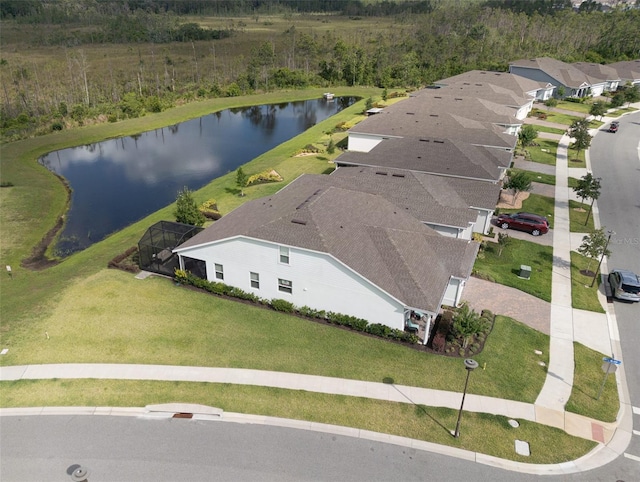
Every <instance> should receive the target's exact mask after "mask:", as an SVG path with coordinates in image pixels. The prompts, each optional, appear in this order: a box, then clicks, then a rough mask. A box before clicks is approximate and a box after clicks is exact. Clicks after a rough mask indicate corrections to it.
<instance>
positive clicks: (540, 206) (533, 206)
mask: <svg viewBox="0 0 640 482" xmlns="http://www.w3.org/2000/svg"><path fill="white" fill-rule="evenodd" d="M554 207H555V200H554V198H552V197H548V196H541V195H540V194H529V197H528V198H527V199H525V200H524V201H522V207H521V208H519V209H506V208H500V213H519V212H527V213H534V214H539V215H540V216H546V218H547V220H548V221H549V227H550V228H551V229H553V210H554Z"/></svg>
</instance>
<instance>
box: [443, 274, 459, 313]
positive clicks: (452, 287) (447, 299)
mask: <svg viewBox="0 0 640 482" xmlns="http://www.w3.org/2000/svg"><path fill="white" fill-rule="evenodd" d="M463 287H464V283H463V280H461V279H459V278H451V279H450V280H449V285H448V286H447V290H446V291H445V293H444V298H443V299H442V304H443V305H447V306H458V303H459V302H460V298H461V297H462V288H463Z"/></svg>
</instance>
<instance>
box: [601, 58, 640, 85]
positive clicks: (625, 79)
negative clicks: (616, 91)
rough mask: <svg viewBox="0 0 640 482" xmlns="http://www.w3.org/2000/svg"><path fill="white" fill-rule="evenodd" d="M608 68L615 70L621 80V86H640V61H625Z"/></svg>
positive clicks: (610, 65)
mask: <svg viewBox="0 0 640 482" xmlns="http://www.w3.org/2000/svg"><path fill="white" fill-rule="evenodd" d="M607 67H610V68H612V69H615V71H616V73H617V74H618V77H619V78H620V85H626V84H627V83H629V84H631V85H640V59H636V60H623V61H621V62H614V63H613V64H608V65H607Z"/></svg>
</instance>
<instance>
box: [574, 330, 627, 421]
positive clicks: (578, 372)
mask: <svg viewBox="0 0 640 482" xmlns="http://www.w3.org/2000/svg"><path fill="white" fill-rule="evenodd" d="M573 351H574V362H575V372H574V375H573V390H572V391H571V397H570V398H569V401H568V402H567V405H566V410H567V411H568V412H574V413H578V414H580V415H584V416H585V417H591V418H595V419H596V420H602V421H603V422H614V421H615V420H616V416H617V414H618V410H619V408H620V400H619V398H618V388H617V384H616V375H615V373H612V372H609V375H608V376H607V377H606V378H607V381H606V383H605V386H604V389H603V391H602V394H601V395H600V399H598V400H596V398H597V397H598V393H599V392H600V387H602V382H603V381H604V379H605V372H604V371H602V363H603V361H602V358H603V356H604V355H603V354H602V353H598V352H597V351H595V350H592V349H590V348H587V347H586V346H584V345H581V344H580V343H574V344H573ZM607 356H611V355H610V354H609V355H607Z"/></svg>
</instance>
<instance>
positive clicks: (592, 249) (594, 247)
mask: <svg viewBox="0 0 640 482" xmlns="http://www.w3.org/2000/svg"><path fill="white" fill-rule="evenodd" d="M607 241H608V239H607V235H606V234H605V232H604V227H602V228H600V229H596V230H595V231H593V232H592V233H591V234H588V235H587V236H585V237H584V238H582V244H581V245H580V247H579V248H578V250H577V251H578V253H580V254H582V255H583V256H586V257H588V258H589V262H588V263H587V269H586V270H585V271H586V273H585V274H587V275H591V269H590V268H591V263H592V262H593V260H594V259H599V258H600V257H601V256H609V255H610V254H611V251H609V250H608V249H607ZM596 275H597V273H594V274H593V276H594V277H595V276H596Z"/></svg>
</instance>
